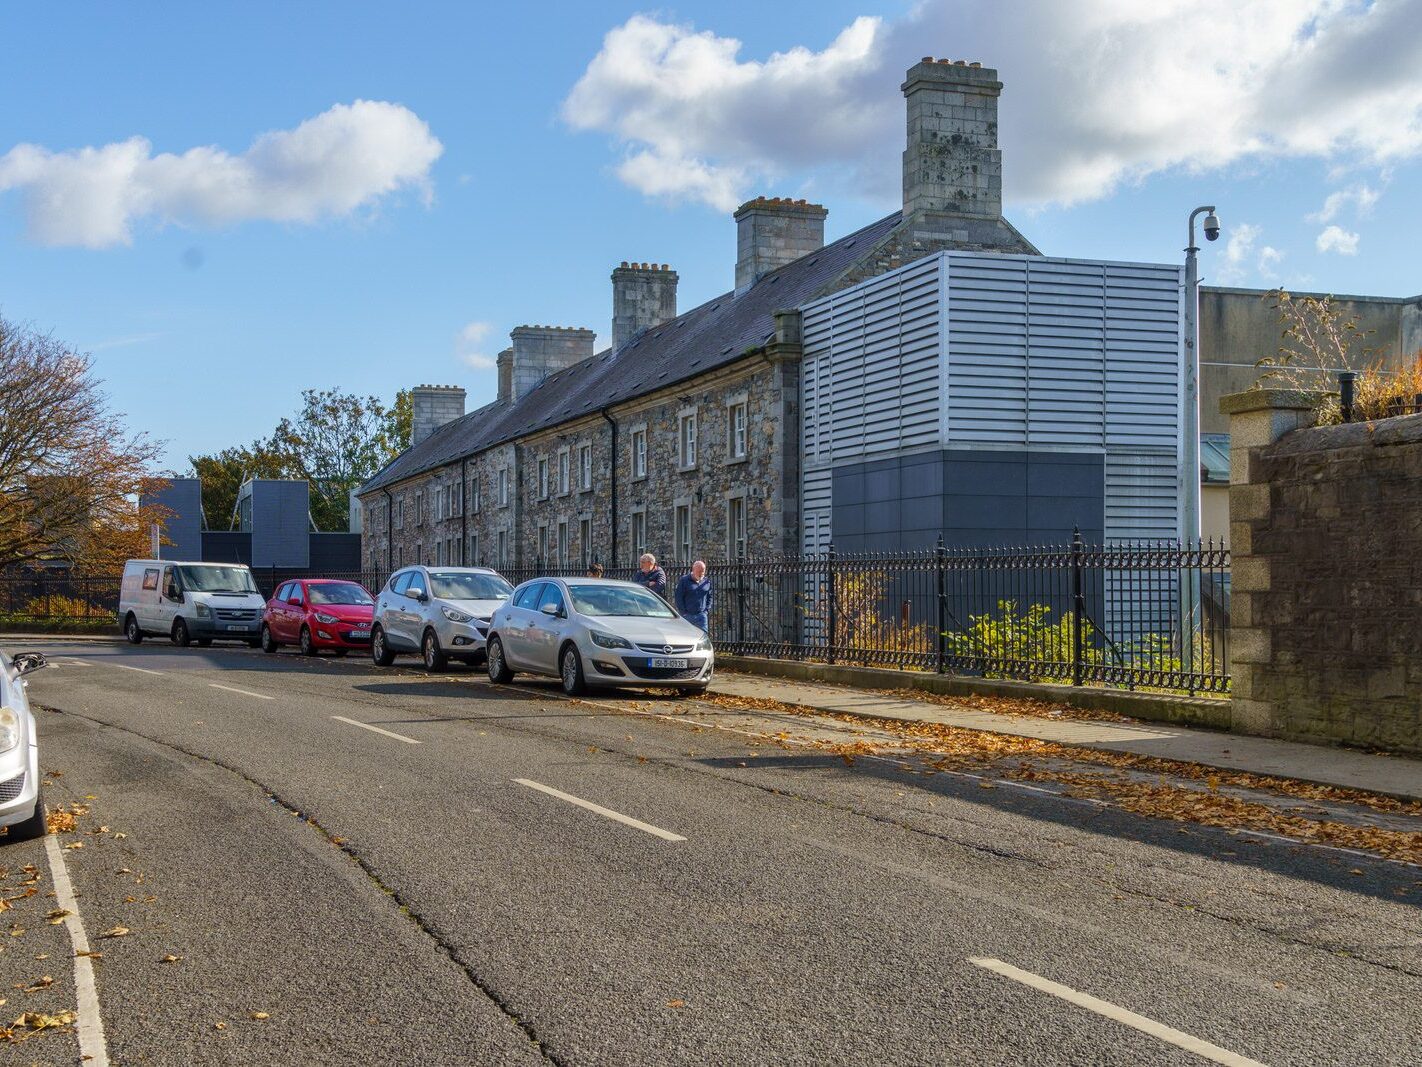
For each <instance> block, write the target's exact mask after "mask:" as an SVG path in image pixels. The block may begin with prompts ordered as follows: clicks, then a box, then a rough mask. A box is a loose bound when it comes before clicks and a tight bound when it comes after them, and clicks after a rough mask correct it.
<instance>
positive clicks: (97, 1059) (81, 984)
mask: <svg viewBox="0 0 1422 1067" xmlns="http://www.w3.org/2000/svg"><path fill="white" fill-rule="evenodd" d="M44 846H45V852H46V853H47V854H48V855H49V871H50V876H51V877H52V878H53V879H54V896H55V902H56V903H57V904H58V905H59V906H60V907H61V908H63V909H64V910H65V911H67V912H68V913H69V914H68V915H66V916H65V917H64V927H65V929H66V930H68V931H69V941H70V943H71V944H72V945H73V946H74V992H75V995H76V997H77V1000H78V1004H77V1006H76V1009H77V1010H76V1012H75V1015H76V1018H75V1022H74V1029H75V1032H76V1033H77V1035H78V1038H79V1059H80V1061H81V1062H83V1063H84V1064H86V1067H108V1063H109V1050H108V1046H107V1045H106V1043H105V1042H104V1020H103V1017H102V1016H101V1015H100V1014H99V989H98V986H97V985H95V983H94V962H93V960H92V959H90V958H89V956H88V955H87V953H88V952H89V935H88V934H87V933H85V931H84V920H83V919H81V918H80V917H79V902H78V901H77V900H75V898H74V886H73V884H72V883H71V882H70V881H69V870H68V868H67V867H65V866H64V853H62V852H60V851H59V840H58V838H56V837H55V836H54V835H53V834H46V835H45V839H44Z"/></svg>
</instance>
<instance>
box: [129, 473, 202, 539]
mask: <svg viewBox="0 0 1422 1067" xmlns="http://www.w3.org/2000/svg"><path fill="white" fill-rule="evenodd" d="M139 504H140V506H142V507H150V506H153V507H159V508H162V509H163V510H164V511H166V512H167V515H165V516H164V519H163V536H164V537H165V538H166V539H167V540H169V541H171V542H172V544H171V545H164V546H163V558H164V559H202V558H203V556H202V527H203V522H202V482H201V481H200V480H199V479H197V478H170V479H168V480H167V484H166V485H163V486H161V487H160V488H156V489H149V490H148V491H146V492H144V493H143V494H142V496H141V497H140V500H139Z"/></svg>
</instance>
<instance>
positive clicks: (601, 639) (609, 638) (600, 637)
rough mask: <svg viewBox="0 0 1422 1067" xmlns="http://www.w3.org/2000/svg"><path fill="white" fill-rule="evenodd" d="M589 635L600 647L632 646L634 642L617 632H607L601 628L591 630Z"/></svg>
mask: <svg viewBox="0 0 1422 1067" xmlns="http://www.w3.org/2000/svg"><path fill="white" fill-rule="evenodd" d="M588 636H589V637H591V638H592V641H593V644H595V645H597V646H599V647H600V648H631V647H632V642H631V641H628V640H627V639H626V638H622V637H618V636H617V635H616V634H605V633H603V632H602V631H600V630H589V631H588Z"/></svg>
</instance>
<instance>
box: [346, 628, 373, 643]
mask: <svg viewBox="0 0 1422 1067" xmlns="http://www.w3.org/2000/svg"><path fill="white" fill-rule="evenodd" d="M350 636H351V638H352V639H353V640H356V641H364V640H365V639H366V638H367V637H369V636H370V631H369V630H352V631H351V633H350Z"/></svg>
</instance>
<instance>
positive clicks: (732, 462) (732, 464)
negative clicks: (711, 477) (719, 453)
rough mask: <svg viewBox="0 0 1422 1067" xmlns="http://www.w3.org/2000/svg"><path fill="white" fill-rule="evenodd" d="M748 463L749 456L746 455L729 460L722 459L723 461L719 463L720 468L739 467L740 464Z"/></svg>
mask: <svg viewBox="0 0 1422 1067" xmlns="http://www.w3.org/2000/svg"><path fill="white" fill-rule="evenodd" d="M749 462H750V456H748V455H746V456H732V457H731V458H730V459H723V460H722V461H721V466H723V467H735V466H738V465H740V464H742V463H749Z"/></svg>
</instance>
